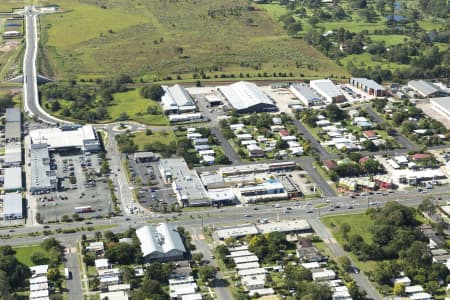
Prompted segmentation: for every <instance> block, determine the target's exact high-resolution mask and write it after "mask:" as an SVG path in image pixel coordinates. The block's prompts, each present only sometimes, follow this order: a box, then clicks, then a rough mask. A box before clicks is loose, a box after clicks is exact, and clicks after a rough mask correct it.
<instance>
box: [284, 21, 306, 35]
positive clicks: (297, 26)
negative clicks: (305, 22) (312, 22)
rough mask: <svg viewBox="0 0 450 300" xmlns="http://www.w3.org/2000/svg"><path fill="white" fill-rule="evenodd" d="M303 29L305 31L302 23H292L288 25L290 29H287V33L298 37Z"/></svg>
mask: <svg viewBox="0 0 450 300" xmlns="http://www.w3.org/2000/svg"><path fill="white" fill-rule="evenodd" d="M302 29H303V27H302V23H300V22H295V23H292V24H289V25H288V27H287V33H288V34H289V35H290V36H296V35H297V33H298V32H299V31H302Z"/></svg>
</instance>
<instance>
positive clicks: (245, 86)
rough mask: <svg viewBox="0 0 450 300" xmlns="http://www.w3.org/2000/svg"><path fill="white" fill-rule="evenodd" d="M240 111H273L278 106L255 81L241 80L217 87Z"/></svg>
mask: <svg viewBox="0 0 450 300" xmlns="http://www.w3.org/2000/svg"><path fill="white" fill-rule="evenodd" d="M217 89H218V90H219V91H220V92H221V93H222V95H223V96H224V97H225V99H227V101H228V102H229V103H230V104H231V106H232V107H233V108H234V109H236V110H237V111H238V112H239V113H253V112H273V111H277V110H278V108H277V106H276V105H275V103H274V101H273V100H272V99H270V98H269V97H268V96H267V95H266V94H264V93H263V91H262V90H261V89H260V88H259V87H258V86H257V85H256V84H254V83H251V82H246V81H239V82H236V83H233V84H230V85H227V86H221V87H218V88H217Z"/></svg>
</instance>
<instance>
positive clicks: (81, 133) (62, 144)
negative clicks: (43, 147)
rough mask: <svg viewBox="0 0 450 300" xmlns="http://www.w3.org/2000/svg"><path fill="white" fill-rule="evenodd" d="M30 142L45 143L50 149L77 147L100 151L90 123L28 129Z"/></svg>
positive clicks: (58, 149) (83, 149)
mask: <svg viewBox="0 0 450 300" xmlns="http://www.w3.org/2000/svg"><path fill="white" fill-rule="evenodd" d="M30 138H31V143H32V144H47V145H48V148H49V150H50V151H52V150H55V151H64V150H72V149H79V150H81V151H90V152H95V151H100V150H101V145H100V141H99V138H98V135H97V133H96V131H95V129H94V127H93V126H92V125H84V126H81V125H64V126H61V127H54V128H45V129H36V130H32V131H30Z"/></svg>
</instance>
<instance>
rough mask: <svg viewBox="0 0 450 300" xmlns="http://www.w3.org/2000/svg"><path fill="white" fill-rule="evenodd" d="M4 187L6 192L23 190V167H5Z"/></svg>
mask: <svg viewBox="0 0 450 300" xmlns="http://www.w3.org/2000/svg"><path fill="white" fill-rule="evenodd" d="M3 189H4V190H5V192H16V191H20V190H22V168H20V167H15V168H7V169H5V178H4V183H3Z"/></svg>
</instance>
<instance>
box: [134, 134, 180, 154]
mask: <svg viewBox="0 0 450 300" xmlns="http://www.w3.org/2000/svg"><path fill="white" fill-rule="evenodd" d="M133 141H134V143H135V144H136V145H137V146H138V149H139V150H140V151H142V150H144V146H145V145H147V144H151V143H155V142H160V143H163V144H166V145H168V144H170V143H171V142H175V141H176V138H175V134H174V133H173V131H171V130H162V131H153V134H152V135H146V134H145V131H142V132H137V133H135V137H134V138H133Z"/></svg>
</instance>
